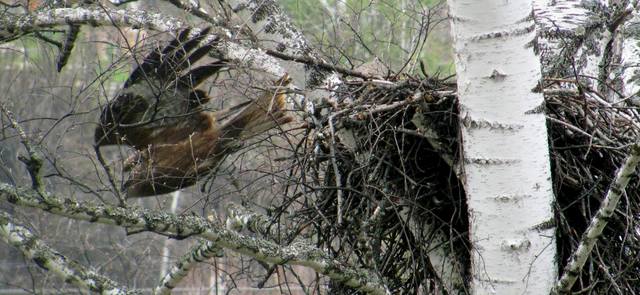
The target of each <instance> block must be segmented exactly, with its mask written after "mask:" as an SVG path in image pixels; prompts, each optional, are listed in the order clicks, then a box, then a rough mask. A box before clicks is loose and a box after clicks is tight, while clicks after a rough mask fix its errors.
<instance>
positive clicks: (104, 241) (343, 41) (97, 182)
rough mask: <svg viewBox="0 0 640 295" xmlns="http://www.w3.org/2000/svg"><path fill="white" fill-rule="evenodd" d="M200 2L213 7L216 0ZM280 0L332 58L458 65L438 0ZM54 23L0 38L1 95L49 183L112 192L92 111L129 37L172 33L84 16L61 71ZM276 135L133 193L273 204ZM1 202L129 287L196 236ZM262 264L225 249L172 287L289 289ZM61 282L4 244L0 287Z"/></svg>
mask: <svg viewBox="0 0 640 295" xmlns="http://www.w3.org/2000/svg"><path fill="white" fill-rule="evenodd" d="M1 1H3V2H6V1H11V0H1ZM213 2H215V1H213ZM200 4H201V5H202V6H203V7H207V6H210V7H213V8H214V9H215V3H200ZM125 5H126V6H125V7H133V8H139V9H145V10H149V11H162V12H163V13H167V14H171V15H175V16H179V17H181V18H182V19H186V20H189V21H190V22H191V24H192V25H194V26H197V24H198V20H197V19H194V18H193V16H190V15H188V14H187V13H186V12H183V11H180V10H178V9H176V8H175V7H174V6H171V5H170V4H168V3H165V2H161V1H155V0H150V1H144V2H142V1H140V2H132V3H129V4H125ZM280 5H281V7H283V9H284V10H285V11H287V12H288V14H289V15H290V16H291V17H292V19H293V20H294V23H295V25H297V26H298V28H300V29H301V30H302V31H303V33H304V34H305V35H306V37H307V38H308V40H310V41H311V43H312V46H314V48H315V49H317V51H318V52H320V53H321V54H322V55H323V57H324V58H326V59H327V61H328V62H329V63H332V64H337V65H340V66H343V67H346V68H356V69H360V70H364V68H363V65H365V66H366V65H367V64H371V63H372V61H374V60H378V61H379V62H376V63H377V64H378V68H380V66H379V65H380V64H381V65H382V68H386V70H387V71H388V72H390V73H408V74H416V73H421V71H423V70H424V71H425V72H427V73H428V74H430V75H439V76H441V77H443V76H449V75H451V74H452V73H453V72H454V69H453V65H452V57H451V54H452V53H451V50H452V49H451V40H450V37H449V27H448V25H449V24H448V21H447V19H446V10H445V6H444V3H441V1H432V0H420V1H416V0H400V1H396V0H381V1H366V0H344V1H343V0H319V1H301V0H284V1H280ZM0 9H2V8H0ZM425 11H428V14H427V15H426V16H425V15H424V12H425ZM169 12H171V13H169ZM0 17H1V12H0ZM426 27H428V28H429V30H428V33H427V32H426V31H425V30H424V28H426ZM55 33H56V32H51V33H50V34H48V35H45V36H40V37H38V36H33V35H32V36H27V37H23V38H20V39H18V40H15V41H12V42H8V43H2V44H0V67H2V71H1V72H0V100H2V101H3V102H5V103H7V106H8V107H10V108H11V110H12V111H14V113H15V115H16V117H17V118H18V119H19V121H20V123H21V124H22V126H23V128H25V129H26V130H27V131H28V133H29V134H28V135H29V136H30V138H32V139H35V140H37V142H38V143H39V144H40V145H41V148H40V151H41V152H42V153H43V154H44V156H45V157H46V162H47V163H48V165H47V166H46V167H45V179H46V182H47V186H48V187H49V188H50V189H52V190H54V191H55V192H57V193H59V194H62V195H64V196H66V197H69V198H76V199H89V200H93V201H98V200H100V201H101V200H103V199H106V201H113V200H114V196H113V192H112V191H111V189H110V188H109V184H108V182H109V180H108V179H107V178H106V177H105V175H104V171H103V168H102V167H100V164H99V163H96V161H95V159H94V156H93V155H94V151H93V148H92V141H93V130H94V128H95V122H96V120H97V117H98V111H99V109H100V108H101V107H102V106H103V105H104V104H105V103H106V102H107V101H108V100H109V99H111V98H112V97H114V95H115V93H116V92H117V90H118V89H120V88H121V86H122V83H123V82H124V81H125V80H126V79H127V76H128V75H129V73H130V71H131V69H132V65H133V63H132V61H131V51H130V50H129V48H131V47H132V46H133V45H134V44H140V42H145V41H144V40H146V39H154V40H155V39H159V40H167V39H168V38H169V36H167V35H166V34H163V33H157V32H141V31H137V30H128V29H122V30H118V29H116V28H108V27H99V28H93V27H89V26H86V27H83V28H82V29H81V31H80V34H79V39H78V41H77V42H76V47H75V48H74V49H73V52H72V54H71V56H70V60H69V62H68V64H67V65H66V67H64V68H63V70H62V71H61V72H60V73H58V72H57V71H56V57H57V49H56V48H55V47H53V46H51V45H50V44H47V43H46V42H43V38H49V37H50V38H59V37H56V36H59V35H56V34H55ZM148 42H149V43H151V41H148ZM421 63H422V64H423V66H422V67H421ZM378 70H379V69H378ZM384 74H385V75H386V74H387V73H384ZM250 77H253V75H252V73H251V72H241V71H238V72H237V73H227V74H224V75H221V77H219V78H218V80H216V81H215V83H212V84H211V85H209V86H210V91H211V93H213V94H215V95H216V96H217V97H220V99H218V100H217V101H216V103H217V104H220V106H222V105H223V104H229V102H231V101H234V100H238V99H242V98H244V97H248V96H251V91H253V90H252V89H253V88H255V84H256V83H257V82H256V81H252V80H253V79H250ZM0 126H1V127H2V130H0V131H1V133H0V181H2V182H7V183H12V184H18V185H20V184H23V185H24V184H28V183H29V179H28V173H27V172H26V170H25V168H24V167H23V166H24V165H23V164H22V163H21V162H20V161H18V160H17V155H19V154H21V153H23V151H22V150H20V149H21V148H20V145H18V144H17V142H18V138H16V137H15V136H13V134H12V133H11V132H9V131H8V124H7V122H0ZM283 145H284V146H285V147H283ZM274 146H280V147H281V148H286V143H282V142H279V141H278V140H277V139H271V138H267V139H266V140H264V141H261V142H258V143H256V144H254V145H252V146H251V147H250V148H249V149H248V151H247V152H246V153H242V154H241V155H237V156H234V157H233V158H232V159H227V161H226V162H225V164H224V165H223V166H221V167H220V169H219V171H218V172H217V173H216V177H214V178H211V179H209V180H207V181H205V182H203V183H202V184H199V185H197V186H195V187H193V188H191V189H188V190H185V191H182V192H180V193H175V194H174V195H173V196H174V197H173V198H166V197H165V198H149V199H145V200H141V201H137V200H136V201H133V203H135V204H136V205H140V206H144V207H146V208H154V209H161V210H165V211H173V212H176V213H178V214H197V215H201V216H208V215H209V212H210V211H211V210H215V211H216V212H222V211H223V210H222V209H221V208H222V207H223V205H224V204H225V203H227V202H231V201H233V202H238V203H243V204H245V203H250V204H251V205H252V206H255V207H257V208H268V207H269V204H272V203H278V202H280V200H279V199H278V195H279V193H280V192H281V191H279V190H280V186H279V181H280V180H279V178H278V177H277V175H279V174H286V173H288V172H289V171H288V167H282V166H278V164H277V163H275V164H274V163H272V162H271V161H270V159H273V158H277V157H276V155H275V152H274V151H275V149H274ZM126 153H127V151H126V148H110V149H108V150H107V151H106V152H105V155H106V157H107V160H108V161H109V162H111V163H116V162H117V160H118V159H121V157H122V155H123V154H126ZM247 163H248V164H247ZM116 166H117V165H116ZM116 170H117V169H116ZM119 181H122V179H120V180H119ZM96 187H98V188H99V189H95V188H96ZM178 196H179V198H178ZM178 200H179V201H178ZM0 206H3V207H4V208H2V209H3V210H6V211H8V212H10V213H12V214H15V215H16V216H20V217H21V218H20V220H22V221H28V222H29V224H28V225H29V226H30V228H32V229H34V231H35V233H37V234H38V235H39V236H40V237H41V238H42V239H43V240H45V241H47V242H49V243H50V245H51V246H52V247H54V248H56V249H58V250H59V251H61V252H63V253H65V254H67V255H68V256H69V257H70V258H73V259H75V260H77V261H79V262H81V263H84V264H85V265H91V266H93V267H94V268H95V270H97V271H99V272H102V273H108V274H110V275H111V278H113V279H115V280H117V281H118V282H121V283H123V284H124V285H127V286H130V287H131V288H140V289H142V290H147V291H148V290H150V289H149V288H151V287H153V286H154V285H155V284H156V283H157V281H158V279H159V278H160V277H161V276H162V275H163V274H164V273H166V272H167V268H168V267H169V266H170V263H171V262H172V261H174V260H175V259H177V258H178V257H179V256H180V255H182V254H183V253H184V252H185V250H186V249H187V247H188V246H190V245H191V244H194V243H195V241H190V242H188V241H174V240H170V239H167V238H164V237H161V236H157V235H154V234H150V233H141V234H136V235H130V236H127V235H126V234H125V233H124V232H123V231H122V230H120V229H114V228H110V227H107V226H103V225H97V224H88V223H79V222H76V221H72V220H69V219H65V218H60V217H57V216H53V215H46V214H42V213H40V212H33V211H32V210H22V209H16V208H15V207H12V206H8V205H4V204H0ZM220 214H223V213H220ZM269 271H270V270H269V269H268V268H267V269H266V268H265V267H263V266H262V265H259V264H256V263H255V262H250V261H249V260H246V261H245V259H243V258H242V257H240V256H239V255H237V254H232V253H230V252H228V253H225V256H224V257H220V258H215V259H212V260H210V261H208V262H206V263H203V264H201V265H200V269H199V270H198V271H194V272H193V273H192V274H191V275H190V277H189V279H188V280H187V281H186V282H185V283H184V284H183V286H181V287H180V288H178V289H176V291H175V293H176V294H180V293H184V294H187V293H189V294H207V293H209V292H211V293H216V292H220V293H222V294H224V293H226V292H228V291H230V292H231V293H232V294H253V293H255V294H280V293H282V292H285V291H287V290H285V291H283V289H282V288H283V286H287V287H289V286H290V284H283V282H278V281H275V280H276V279H275V278H274V276H270V275H267V274H268V272H269ZM271 271H273V270H271ZM276 271H285V272H286V271H287V270H286V268H283V269H282V270H276ZM296 273H297V274H300V273H301V272H296ZM302 273H303V274H304V272H302ZM304 276H307V278H305V277H304ZM284 277H287V276H284ZM43 278H44V279H43ZM290 278H291V279H293V280H295V279H299V280H302V281H307V280H313V279H315V278H314V277H313V274H312V273H310V272H309V273H308V274H306V275H302V277H301V278H294V277H293V276H292V277H290ZM292 285H296V284H292ZM68 288H70V287H69V285H66V284H64V283H63V282H60V281H59V279H57V278H55V277H53V276H51V275H50V274H49V273H47V272H43V271H42V270H40V269H39V268H38V267H37V266H36V265H35V264H33V263H31V262H28V261H26V260H25V258H23V256H22V255H21V253H20V252H19V251H18V250H16V249H13V248H11V247H9V246H8V245H7V244H4V243H0V294H63V293H73V292H76V291H74V290H73V289H68ZM287 292H292V293H296V292H299V291H296V290H293V289H289V290H288V291H287Z"/></svg>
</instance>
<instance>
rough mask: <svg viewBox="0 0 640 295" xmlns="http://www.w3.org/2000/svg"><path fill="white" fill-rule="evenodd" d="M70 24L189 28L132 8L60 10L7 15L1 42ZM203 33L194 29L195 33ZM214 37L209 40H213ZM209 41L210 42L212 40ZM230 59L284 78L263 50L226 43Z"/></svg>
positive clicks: (223, 45) (1, 24)
mask: <svg viewBox="0 0 640 295" xmlns="http://www.w3.org/2000/svg"><path fill="white" fill-rule="evenodd" d="M63 25H64V26H66V25H92V26H117V27H130V28H133V29H150V30H156V31H162V32H167V31H176V30H178V29H180V28H184V27H187V24H186V23H184V22H183V21H181V20H179V19H176V18H171V17H167V16H164V15H163V14H160V13H151V12H146V11H142V10H137V9H132V8H128V9H126V10H124V9H110V8H104V7H92V8H86V7H76V8H56V9H50V10H47V11H39V12H36V13H32V14H24V15H7V16H6V17H3V18H1V19H0V40H9V39H14V38H15V37H16V36H20V35H23V34H27V33H32V32H36V31H38V30H40V29H43V28H50V27H56V26H63ZM198 32H199V30H192V34H196V33H198ZM213 37H214V36H210V37H208V38H207V39H208V40H210V39H213ZM208 40H206V41H208ZM216 49H217V50H218V51H219V52H220V53H221V54H222V55H223V56H222V57H224V58H226V59H229V60H232V61H234V62H236V63H237V64H238V65H239V66H243V67H246V68H257V69H260V70H263V71H265V72H267V73H269V74H272V75H274V76H277V77H281V76H282V75H284V73H285V70H284V69H283V68H282V66H281V65H280V63H279V62H278V61H277V60H276V59H274V58H273V57H271V56H269V55H267V54H265V52H264V51H262V50H260V49H252V48H247V47H245V46H243V45H241V44H238V43H235V42H232V41H229V40H225V41H223V42H220V45H219V47H218V48H216Z"/></svg>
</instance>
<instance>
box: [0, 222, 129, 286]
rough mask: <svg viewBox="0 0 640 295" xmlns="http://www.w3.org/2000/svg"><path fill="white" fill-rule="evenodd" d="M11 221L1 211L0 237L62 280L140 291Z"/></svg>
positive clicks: (75, 284)
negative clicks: (122, 284) (100, 272)
mask: <svg viewBox="0 0 640 295" xmlns="http://www.w3.org/2000/svg"><path fill="white" fill-rule="evenodd" d="M11 220H12V217H11V216H9V215H8V214H6V213H0V239H2V240H4V241H5V242H7V243H8V244H9V245H12V246H14V247H16V248H18V249H20V251H22V253H23V254H24V256H25V257H27V258H29V259H31V260H33V261H34V262H35V263H36V264H37V265H38V266H40V267H41V268H42V269H44V270H47V271H49V272H52V273H53V274H54V275H57V276H58V277H60V278H61V279H62V280H64V281H65V282H67V283H70V284H72V285H74V286H76V287H78V288H80V289H82V290H90V291H92V292H96V293H100V294H114V295H115V294H123V295H124V294H140V293H138V292H135V291H127V289H126V288H124V287H122V286H119V285H118V284H117V283H116V282H114V281H112V280H111V279H109V278H107V277H104V276H102V275H100V274H97V273H95V272H93V271H91V270H88V269H86V268H85V267H84V266H82V265H81V264H79V263H77V262H76V261H73V260H70V259H68V258H66V257H65V256H64V255H62V254H60V253H59V252H57V251H55V250H54V249H51V248H50V247H49V246H47V245H46V244H45V243H44V242H43V241H42V240H40V239H39V238H37V237H36V236H34V235H33V234H32V233H31V231H30V230H29V229H27V228H25V227H23V226H20V225H17V224H14V223H12V222H11Z"/></svg>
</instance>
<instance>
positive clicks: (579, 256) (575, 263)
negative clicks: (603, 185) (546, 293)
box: [551, 143, 640, 294]
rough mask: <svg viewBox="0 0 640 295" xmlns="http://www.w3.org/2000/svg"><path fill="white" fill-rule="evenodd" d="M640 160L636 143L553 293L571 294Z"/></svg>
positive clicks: (638, 146)
mask: <svg viewBox="0 0 640 295" xmlns="http://www.w3.org/2000/svg"><path fill="white" fill-rule="evenodd" d="M638 161H640V145H638V143H635V144H633V145H632V146H631V153H630V154H629V157H627V159H626V160H625V162H624V164H623V165H622V166H621V167H620V168H619V169H618V172H617V173H616V178H615V180H614V181H613V183H612V184H611V187H610V188H609V191H608V192H607V195H606V197H605V198H604V201H602V204H601V206H600V209H599V210H598V212H597V213H596V215H595V216H594V217H593V219H591V224H589V227H588V228H587V230H586V231H585V232H584V234H583V235H582V239H581V240H580V244H579V245H578V248H577V249H576V251H575V252H574V253H573V254H572V255H571V259H570V260H569V263H567V266H566V267H565V268H564V272H563V274H562V277H561V278H560V280H558V282H557V284H556V286H555V287H554V288H553V290H552V291H551V293H552V294H569V293H570V292H571V288H572V287H573V284H574V283H575V282H576V279H577V278H578V275H580V270H581V269H582V267H583V266H584V263H585V262H586V261H587V258H589V254H590V253H591V250H593V246H594V245H595V244H596V242H597V239H598V237H600V235H601V234H602V230H603V229H604V227H605V226H606V225H607V220H609V219H610V218H611V216H612V215H613V213H614V212H615V209H616V206H617V205H618V201H620V196H621V195H622V194H623V193H624V189H625V187H626V186H627V184H628V183H629V178H631V175H633V173H634V172H635V169H636V166H637V165H638Z"/></svg>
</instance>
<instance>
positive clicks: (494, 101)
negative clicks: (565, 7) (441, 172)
mask: <svg viewBox="0 0 640 295" xmlns="http://www.w3.org/2000/svg"><path fill="white" fill-rule="evenodd" d="M449 7H450V15H451V19H452V20H451V22H452V33H453V38H454V47H455V62H456V69H457V77H458V82H457V83H458V94H459V100H460V118H461V120H460V122H461V135H462V149H463V160H464V170H465V177H466V179H465V189H466V192H467V202H468V206H469V214H470V218H469V220H470V239H471V241H472V243H473V249H472V250H471V251H472V253H473V254H472V275H473V278H472V285H471V287H472V289H473V293H474V294H547V293H548V292H549V290H550V289H551V286H552V285H553V282H554V281H555V279H556V264H555V252H556V251H555V245H554V232H553V229H551V228H549V227H545V226H543V225H544V224H550V223H549V221H551V220H552V218H553V215H552V207H551V204H552V202H553V192H552V186H551V175H550V174H551V173H550V164H549V150H548V149H549V147H548V142H547V129H546V125H545V116H544V113H543V110H544V101H543V96H542V94H541V93H534V92H532V89H533V88H534V87H536V84H537V82H538V81H539V80H540V78H541V74H540V64H539V62H538V60H539V59H538V58H537V57H536V56H535V54H534V52H533V49H532V48H531V47H530V46H529V45H530V44H531V42H532V40H533V38H534V36H535V26H534V23H533V19H532V17H531V12H532V3H531V1H526V0H520V1H474V0H449Z"/></svg>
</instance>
